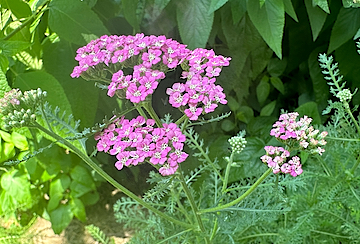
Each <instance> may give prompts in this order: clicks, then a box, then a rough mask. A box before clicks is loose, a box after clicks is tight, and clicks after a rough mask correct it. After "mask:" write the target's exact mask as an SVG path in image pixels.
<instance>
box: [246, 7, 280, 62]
mask: <svg viewBox="0 0 360 244" xmlns="http://www.w3.org/2000/svg"><path fill="white" fill-rule="evenodd" d="M247 10H248V13H249V16H250V19H251V21H252V22H253V23H254V25H255V27H256V29H257V30H258V31H259V33H260V35H261V36H262V37H263V38H264V40H265V42H266V43H267V44H268V45H269V47H270V48H271V49H272V50H273V51H274V52H275V53H276V55H277V56H278V57H279V58H282V47H281V43H282V38H283V31H284V25H285V9H284V3H283V0H267V1H265V3H264V6H262V7H260V4H259V1H252V0H248V1H247Z"/></svg>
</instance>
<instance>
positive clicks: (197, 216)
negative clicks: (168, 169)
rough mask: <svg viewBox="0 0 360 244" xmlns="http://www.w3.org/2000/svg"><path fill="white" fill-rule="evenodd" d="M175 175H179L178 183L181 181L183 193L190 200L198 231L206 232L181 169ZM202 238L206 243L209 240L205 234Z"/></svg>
mask: <svg viewBox="0 0 360 244" xmlns="http://www.w3.org/2000/svg"><path fill="white" fill-rule="evenodd" d="M177 175H178V176H179V179H180V183H181V186H182V188H183V189H184V192H185V195H186V197H187V198H188V200H189V202H190V206H191V209H192V211H193V213H194V215H195V219H196V222H197V224H198V226H199V228H200V231H201V232H202V233H203V234H206V230H205V227H204V224H203V222H202V219H201V217H200V215H199V214H198V208H197V206H196V203H195V201H194V197H193V195H192V194H191V192H190V189H189V188H188V186H187V184H186V181H185V178H184V175H183V174H182V172H181V170H178V173H177ZM204 239H205V243H207V244H208V243H210V240H209V238H208V237H207V236H205V237H204Z"/></svg>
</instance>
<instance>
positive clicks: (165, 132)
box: [95, 116, 188, 175]
mask: <svg viewBox="0 0 360 244" xmlns="http://www.w3.org/2000/svg"><path fill="white" fill-rule="evenodd" d="M154 125H155V121H154V120H153V119H147V120H146V119H145V118H144V117H142V116H138V117H137V118H133V119H132V120H130V121H129V120H127V119H124V118H121V119H114V118H113V123H111V124H110V125H108V127H107V128H105V129H104V130H103V131H102V132H100V133H97V134H96V135H95V140H97V141H98V143H97V149H98V151H103V152H106V153H109V154H110V155H114V156H116V158H117V160H118V161H117V162H116V163H115V167H116V168H117V169H118V170H121V169H122V168H123V167H130V166H135V165H138V164H140V163H143V162H145V161H146V160H147V161H149V162H150V163H151V164H153V165H162V167H161V168H160V169H159V172H160V173H161V174H162V175H170V174H174V173H175V171H176V169H177V168H178V164H179V163H181V162H184V161H185V160H186V158H187V157H188V154H187V153H185V152H184V151H183V148H184V142H185V140H186V138H185V135H183V134H182V133H181V130H180V128H178V127H177V125H176V124H175V123H170V124H166V123H164V124H163V127H161V128H154Z"/></svg>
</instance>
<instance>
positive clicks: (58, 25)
mask: <svg viewBox="0 0 360 244" xmlns="http://www.w3.org/2000/svg"><path fill="white" fill-rule="evenodd" d="M49 27H50V28H51V30H53V31H55V32H56V33H57V34H58V35H59V36H60V38H61V37H63V38H65V39H67V40H68V41H70V42H72V43H76V44H79V45H84V44H86V43H87V40H86V39H85V38H86V37H87V36H89V35H90V36H92V39H95V37H96V36H97V37H98V36H101V35H105V34H108V33H109V32H108V30H107V29H106V28H105V26H104V25H103V23H102V22H101V20H100V19H99V18H98V16H97V15H96V14H95V13H94V12H93V11H92V10H91V9H90V7H89V6H88V5H87V4H86V3H85V2H81V1H79V0H54V1H51V2H50V4H49Z"/></svg>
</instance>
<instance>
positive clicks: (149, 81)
mask: <svg viewBox="0 0 360 244" xmlns="http://www.w3.org/2000/svg"><path fill="white" fill-rule="evenodd" d="M190 52H191V51H190V50H189V49H187V48H186V45H183V44H180V43H179V42H177V41H175V40H172V39H167V38H166V37H165V36H153V35H151V36H144V34H136V35H135V36H115V35H113V36H107V35H104V36H102V37H100V38H99V39H96V40H93V41H91V42H90V43H88V44H87V45H86V46H84V47H81V48H79V49H78V50H77V55H76V57H75V59H76V60H77V61H79V65H78V66H76V67H75V68H74V70H73V72H72V74H71V77H79V76H80V75H81V73H83V72H85V71H87V70H88V69H89V68H94V67H95V66H96V65H98V64H100V63H103V64H105V65H106V66H109V64H117V63H125V61H126V60H128V59H130V58H132V57H135V56H139V57H138V58H136V60H135V61H136V63H137V65H134V64H133V65H132V66H131V65H129V67H131V68H133V73H132V74H127V75H125V74H124V73H123V71H122V70H119V71H117V72H116V73H114V74H113V75H112V79H111V83H110V85H109V87H108V89H109V90H108V95H109V96H110V97H112V96H114V94H115V92H116V91H117V90H122V91H125V94H126V99H129V100H130V101H131V102H135V103H139V102H140V101H144V100H145V98H146V96H147V95H149V94H152V93H153V92H154V90H155V89H156V87H157V86H158V82H159V80H161V79H164V78H165V73H164V72H166V71H167V70H168V69H173V68H175V67H176V66H177V65H179V64H180V63H181V62H182V61H183V60H184V59H185V58H186V57H187V56H188V54H189V53H190Z"/></svg>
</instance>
